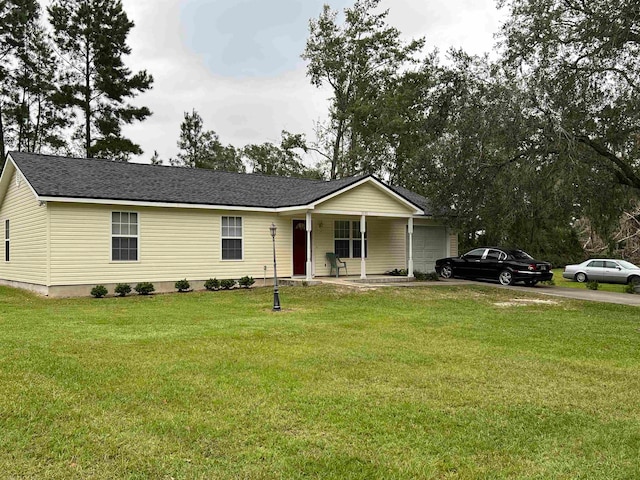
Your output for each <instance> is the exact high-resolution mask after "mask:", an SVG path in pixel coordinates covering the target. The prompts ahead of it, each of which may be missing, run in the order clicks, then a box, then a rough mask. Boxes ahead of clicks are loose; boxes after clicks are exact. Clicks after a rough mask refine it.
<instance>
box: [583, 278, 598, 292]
mask: <svg viewBox="0 0 640 480" xmlns="http://www.w3.org/2000/svg"><path fill="white" fill-rule="evenodd" d="M585 285H586V286H587V288H588V289H589V290H598V288H600V284H599V283H598V281H597V280H592V281H589V282H587V283H585Z"/></svg>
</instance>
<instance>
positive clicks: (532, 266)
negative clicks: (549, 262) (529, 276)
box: [527, 263, 538, 270]
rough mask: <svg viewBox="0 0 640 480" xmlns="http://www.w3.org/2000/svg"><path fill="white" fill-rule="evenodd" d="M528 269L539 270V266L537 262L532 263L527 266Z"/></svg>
mask: <svg viewBox="0 0 640 480" xmlns="http://www.w3.org/2000/svg"><path fill="white" fill-rule="evenodd" d="M527 269H529V270H537V269H538V268H537V267H536V264H535V263H531V264H530V265H529V266H528V267H527Z"/></svg>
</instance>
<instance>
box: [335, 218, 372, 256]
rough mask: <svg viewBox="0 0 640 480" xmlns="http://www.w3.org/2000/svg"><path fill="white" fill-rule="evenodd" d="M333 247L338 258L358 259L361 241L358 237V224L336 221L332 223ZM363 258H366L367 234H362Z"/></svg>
mask: <svg viewBox="0 0 640 480" xmlns="http://www.w3.org/2000/svg"><path fill="white" fill-rule="evenodd" d="M333 231H334V236H333V238H334V240H333V247H334V252H335V254H336V255H337V256H338V257H340V258H360V257H361V254H362V253H361V252H362V239H361V237H360V222H356V221H353V222H352V221H349V220H336V221H335V222H334V230H333ZM364 238H365V240H364V256H365V257H366V256H367V233H366V232H365V234H364Z"/></svg>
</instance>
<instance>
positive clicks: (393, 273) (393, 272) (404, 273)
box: [384, 268, 408, 277]
mask: <svg viewBox="0 0 640 480" xmlns="http://www.w3.org/2000/svg"><path fill="white" fill-rule="evenodd" d="M407 273H408V272H407V270H406V269H404V268H401V269H400V270H398V269H397V268H394V269H393V270H389V271H388V272H384V274H385V275H390V276H392V277H406V276H407Z"/></svg>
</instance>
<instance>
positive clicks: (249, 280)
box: [238, 276, 256, 288]
mask: <svg viewBox="0 0 640 480" xmlns="http://www.w3.org/2000/svg"><path fill="white" fill-rule="evenodd" d="M254 283H256V281H255V280H254V279H253V277H249V276H246V277H242V278H241V279H240V280H238V284H239V285H240V286H241V287H242V288H251V285H253V284H254Z"/></svg>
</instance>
